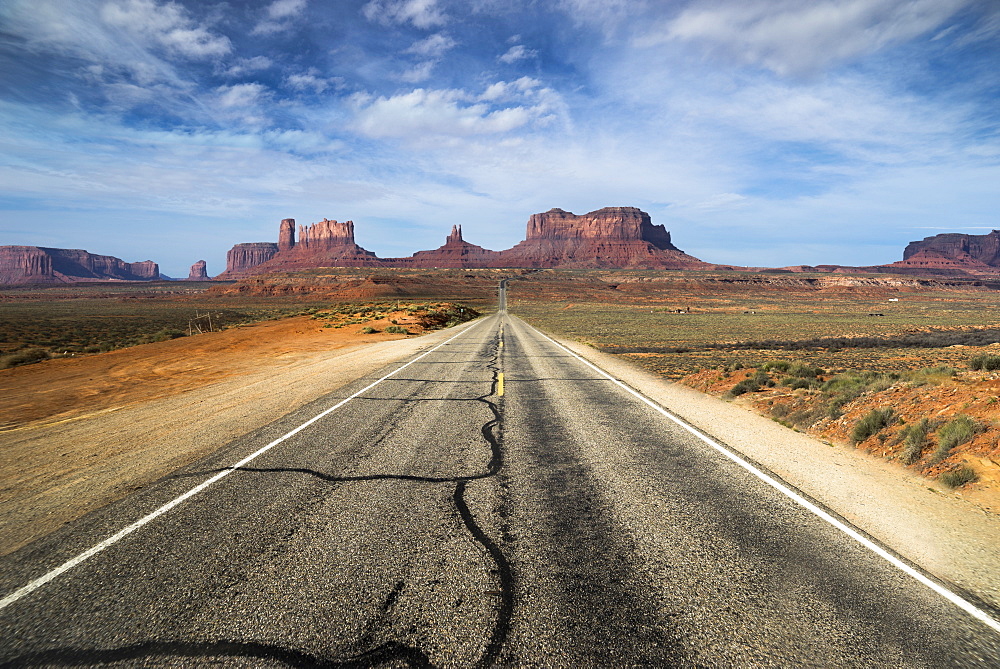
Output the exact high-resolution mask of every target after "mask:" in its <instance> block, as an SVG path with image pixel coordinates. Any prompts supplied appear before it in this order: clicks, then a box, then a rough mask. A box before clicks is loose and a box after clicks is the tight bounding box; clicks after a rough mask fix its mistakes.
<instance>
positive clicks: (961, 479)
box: [938, 466, 979, 488]
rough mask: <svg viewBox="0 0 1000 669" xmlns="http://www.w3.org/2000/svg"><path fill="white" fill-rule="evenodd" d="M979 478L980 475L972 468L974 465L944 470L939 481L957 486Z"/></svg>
mask: <svg viewBox="0 0 1000 669" xmlns="http://www.w3.org/2000/svg"><path fill="white" fill-rule="evenodd" d="M978 480H979V476H978V475H977V474H976V472H975V471H974V470H973V469H972V467H969V466H962V467H959V468H958V469H955V470H952V471H950V472H944V473H943V474H941V475H940V476H938V481H940V482H941V483H943V484H945V485H946V486H948V487H949V488H957V487H959V486H963V485H965V484H966V483H972V482H973V481H978Z"/></svg>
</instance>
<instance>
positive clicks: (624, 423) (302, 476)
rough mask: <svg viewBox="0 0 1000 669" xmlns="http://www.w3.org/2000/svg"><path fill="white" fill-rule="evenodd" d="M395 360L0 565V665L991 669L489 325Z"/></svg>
mask: <svg viewBox="0 0 1000 669" xmlns="http://www.w3.org/2000/svg"><path fill="white" fill-rule="evenodd" d="M396 368H398V365H397V366H396V367H394V368H390V369H386V370H383V372H382V373H381V374H378V375H376V376H375V377H372V378H366V379H360V380H358V381H357V382H356V383H354V384H352V385H351V386H349V387H346V388H342V389H340V390H339V391H337V392H336V393H334V394H332V395H330V396H328V397H325V398H322V399H321V400H318V401H317V402H315V403H313V404H311V405H309V406H307V407H305V408H303V409H302V410H301V411H298V412H295V413H294V414H291V415H289V416H286V417H285V418H283V419H282V420H280V421H278V422H276V423H274V424H272V425H270V426H268V427H267V428H265V429H262V430H259V431H257V432H254V433H251V434H249V435H247V436H246V437H245V438H243V439H240V440H238V441H236V442H234V443H232V444H230V445H229V446H228V447H227V448H226V449H223V450H222V451H221V452H219V453H217V454H215V455H214V456H213V457H211V458H209V459H206V460H203V461H201V462H198V463H196V464H195V465H192V466H190V467H187V468H185V469H184V470H181V471H178V472H176V473H175V474H173V475H171V476H169V477H167V478H165V479H163V480H162V481H160V482H159V483H157V484H156V485H154V486H150V487H148V488H146V489H144V490H142V491H139V492H137V493H136V494H134V495H133V496H131V497H130V498H128V499H126V500H123V501H122V502H119V503H116V504H113V505H110V506H108V507H106V508H104V509H101V510H99V511H97V512H95V513H92V514H90V515H88V516H86V517H84V518H83V519H81V520H80V521H77V522H74V523H72V524H69V525H67V526H65V527H64V528H63V529H62V530H60V531H58V532H55V533H53V534H51V535H49V536H48V537H45V538H43V539H41V540H39V541H36V542H34V543H33V544H31V545H29V546H27V547H25V548H24V549H22V550H20V551H18V552H16V553H14V554H12V555H9V556H7V557H5V558H3V559H2V560H0V593H2V594H8V593H14V594H13V595H10V594H8V597H7V599H5V600H4V601H3V608H2V609H0V666H4V667H6V666H16V667H21V666H102V665H112V666H192V665H195V666H197V665H202V664H219V665H222V666H254V667H258V666H301V667H341V666H450V667H474V666H563V667H578V666H588V667H591V666H593V667H597V666H649V665H653V666H682V667H693V666H706V667H711V666H720V667H757V666H760V667H789V666H816V667H873V666H877V667H977V666H982V667H996V666H1000V635H998V634H997V633H996V632H995V631H993V630H992V629H990V628H988V627H987V626H986V625H984V624H983V623H982V622H980V621H978V620H976V619H975V618H973V617H972V616H970V615H969V614H968V613H966V612H964V611H962V610H960V609H959V608H957V607H956V606H954V605H953V604H952V603H950V602H948V601H946V600H945V599H943V598H942V597H941V596H940V595H938V594H937V593H935V592H933V591H932V590H930V589H929V588H927V587H926V586H925V585H923V584H921V583H919V582H917V581H916V580H914V579H913V578H911V577H910V576H908V575H906V574H905V573H903V572H902V571H900V570H899V569H897V568H896V567H894V566H892V565H891V564H889V563H888V562H886V561H885V560H884V559H882V558H881V557H878V556H877V555H875V554H874V553H872V552H871V551H870V550H868V549H867V548H865V547H863V546H862V545H860V544H859V543H857V542H856V541H854V540H853V539H851V538H849V537H848V536H846V535H845V534H844V533H843V532H841V531H839V530H837V529H836V528H834V527H833V526H831V525H830V524H829V523H827V522H825V521H824V520H822V519H821V518H818V517H817V516H816V515H815V514H813V513H811V512H810V511H808V510H807V509H805V508H803V507H802V506H800V505H798V504H796V503H795V502H794V501H792V500H790V499H789V498H788V497H787V496H784V495H781V494H779V493H777V492H776V491H775V490H774V489H773V488H771V487H769V486H767V485H765V484H764V483H762V482H761V480H760V479H759V478H757V477H755V476H753V475H751V474H750V473H748V472H747V471H746V470H745V469H743V468H741V467H739V466H737V465H736V464H734V463H733V462H732V461H731V460H729V459H727V458H725V457H723V456H721V455H720V454H719V453H718V452H717V451H715V450H713V449H711V448H709V447H708V446H706V444H705V443H704V442H703V441H701V440H699V439H698V438H696V437H695V436H693V435H692V434H691V433H690V432H689V431H687V430H685V429H683V427H682V426H680V425H678V424H677V423H676V422H674V421H671V420H668V419H666V418H665V417H664V416H663V415H661V414H660V413H658V412H656V411H653V410H651V409H650V407H648V406H647V405H645V404H644V403H642V402H640V401H638V400H637V399H636V398H635V397H634V396H633V395H631V394H630V393H628V392H626V391H625V390H623V389H622V388H621V387H619V386H618V385H617V384H615V383H613V382H612V381H610V380H609V379H608V378H607V377H606V376H604V375H602V374H600V373H599V372H597V371H596V370H594V369H593V368H591V367H589V366H587V365H586V364H584V363H583V362H581V361H580V360H578V359H577V358H575V357H574V356H573V355H571V354H570V353H569V352H567V351H566V350H564V349H562V348H561V347H559V346H558V345H556V344H555V343H554V342H552V341H550V340H548V339H547V338H545V337H544V336H542V335H541V334H539V333H538V332H537V331H535V330H533V329H532V328H530V327H529V326H527V325H526V324H524V323H523V322H521V321H519V320H518V319H516V318H514V317H512V316H509V315H507V314H505V313H500V314H497V315H494V316H492V317H489V318H487V319H484V320H482V321H479V322H477V323H474V324H472V325H471V326H469V327H467V328H465V329H463V330H461V331H460V332H458V333H457V335H456V336H455V337H454V338H452V339H450V340H448V341H446V342H445V343H443V344H442V345H440V346H438V347H436V348H434V349H430V350H428V351H425V352H424V353H423V354H421V357H419V358H417V359H415V360H413V361H411V362H410V363H408V364H407V365H406V366H405V367H403V368H402V369H400V370H399V371H398V372H395V373H393V372H394V371H395V369H396ZM389 374H391V376H388V378H381V377H383V375H389ZM380 378H381V380H380ZM376 381H378V382H377V383H376ZM349 398H350V399H349ZM348 399H349V401H345V400H348ZM324 412H325V413H324ZM321 414H322V416H321V417H320V418H318V419H315V418H316V417H317V416H319V415H321ZM313 419H315V420H313ZM310 420H312V421H313V422H311V423H309V424H307V425H305V426H304V427H301V426H302V425H303V424H304V423H306V422H307V421H310ZM295 430H297V431H295ZM293 431H295V432H294V434H290V435H289V433H290V432H293ZM254 453H258V454H257V455H256V456H255V457H252V458H251V457H250V456H252V455H253V454H254ZM234 465H235V466H234ZM206 483H207V485H204V484H206ZM196 486H203V487H202V488H200V489H197V492H196V494H191V495H190V496H188V497H187V498H184V499H183V500H182V501H180V502H177V503H174V504H173V505H172V506H171V507H170V508H169V509H166V510H162V509H163V505H165V504H169V503H171V502H172V500H176V499H177V498H178V496H181V495H184V494H185V493H187V492H188V491H191V490H192V489H193V488H195V487H196ZM158 509H161V510H162V511H157V510H158ZM151 514H152V515H151ZM137 523H140V524H137ZM123 528H125V529H127V533H124V534H122V530H123ZM116 533H118V534H117V535H116ZM116 536H118V537H119V538H117V539H114V541H113V542H111V543H108V544H107V545H106V546H104V547H102V548H101V549H100V550H97V551H91V553H89V554H88V553H85V552H86V551H88V549H92V547H95V546H99V545H101V542H102V541H105V540H107V539H108V538H109V537H112V538H113V537H116ZM81 554H84V555H88V557H86V559H83V560H81V561H79V562H78V563H75V564H74V563H73V562H72V561H73V560H74V558H76V557H77V556H80V555H81ZM67 564H70V565H72V566H69V567H64V570H63V571H61V572H59V573H57V574H56V575H55V576H54V577H53V576H52V570H53V569H56V568H59V567H60V565H67ZM46 574H49V576H48V577H47V576H46ZM40 578H41V579H45V578H50V580H48V581H46V582H39V581H36V579H40ZM32 583H34V584H35V585H32V586H29V588H33V589H30V591H27V590H23V589H22V590H19V589H21V588H23V587H24V586H25V585H26V584H32Z"/></svg>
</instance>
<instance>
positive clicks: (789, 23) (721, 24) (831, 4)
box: [636, 0, 973, 75]
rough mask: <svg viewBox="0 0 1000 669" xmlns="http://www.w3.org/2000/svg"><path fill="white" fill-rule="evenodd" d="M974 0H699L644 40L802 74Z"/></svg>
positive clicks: (871, 48)
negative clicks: (703, 0)
mask: <svg viewBox="0 0 1000 669" xmlns="http://www.w3.org/2000/svg"><path fill="white" fill-rule="evenodd" d="M972 2H973V0H723V1H722V2H720V3H715V4H713V5H710V6H708V7H707V8H706V7H705V6H704V5H702V4H694V5H691V6H689V7H688V8H687V9H685V10H684V11H682V12H681V13H680V14H678V15H677V16H676V17H673V18H672V19H670V20H669V21H667V22H666V23H665V24H662V25H661V26H660V27H659V28H658V29H657V30H655V31H654V32H651V33H647V34H646V35H645V36H644V37H642V38H640V39H638V40H637V41H636V43H637V44H638V45H639V46H652V45H656V44H660V43H663V42H665V41H669V40H680V41H693V42H698V43H701V44H702V45H704V46H706V47H707V48H708V49H709V50H710V51H712V52H717V53H724V54H726V55H727V56H729V57H732V58H734V59H737V60H741V61H743V62H746V63H749V64H752V65H757V66H761V67H764V68H767V69H770V70H772V71H774V72H776V73H777V74H780V75H803V74H812V73H815V72H817V71H820V70H822V69H824V68H826V67H827V66H829V65H831V64H834V63H838V62H845V61H850V60H852V59H855V58H858V57H861V56H865V55H868V54H870V53H873V52H875V51H878V50H880V49H882V48H884V47H886V46H888V45H891V44H896V43H900V42H904V41H906V40H910V39H912V38H914V37H917V36H919V35H922V34H925V33H928V32H930V31H932V30H934V29H936V28H937V27H938V26H940V25H941V24H942V23H943V22H944V21H946V20H947V19H948V18H949V17H951V16H953V15H954V14H955V13H956V12H958V11H959V10H961V9H962V8H964V7H966V6H968V5H970V4H971V3H972Z"/></svg>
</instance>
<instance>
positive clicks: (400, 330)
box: [385, 325, 410, 335]
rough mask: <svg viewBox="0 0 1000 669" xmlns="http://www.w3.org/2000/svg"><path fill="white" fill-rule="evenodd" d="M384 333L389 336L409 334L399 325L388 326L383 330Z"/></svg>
mask: <svg viewBox="0 0 1000 669" xmlns="http://www.w3.org/2000/svg"><path fill="white" fill-rule="evenodd" d="M385 331H386V332H388V333H389V334H405V335H408V334H410V331H409V330H407V329H406V328H404V327H403V326H401V325H390V326H389V327H387V328H386V329H385Z"/></svg>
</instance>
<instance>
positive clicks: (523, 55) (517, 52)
mask: <svg viewBox="0 0 1000 669" xmlns="http://www.w3.org/2000/svg"><path fill="white" fill-rule="evenodd" d="M537 55H538V52H537V51H535V50H533V49H529V48H527V47H525V46H524V45H523V44H517V45H515V46H512V47H511V48H509V49H508V50H507V52H506V53H504V54H503V55H502V56H500V57H499V58H498V59H497V60H499V61H500V62H501V63H506V64H507V65H510V64H512V63H516V62H517V61H519V60H527V59H528V58H534V57H535V56H537Z"/></svg>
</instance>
